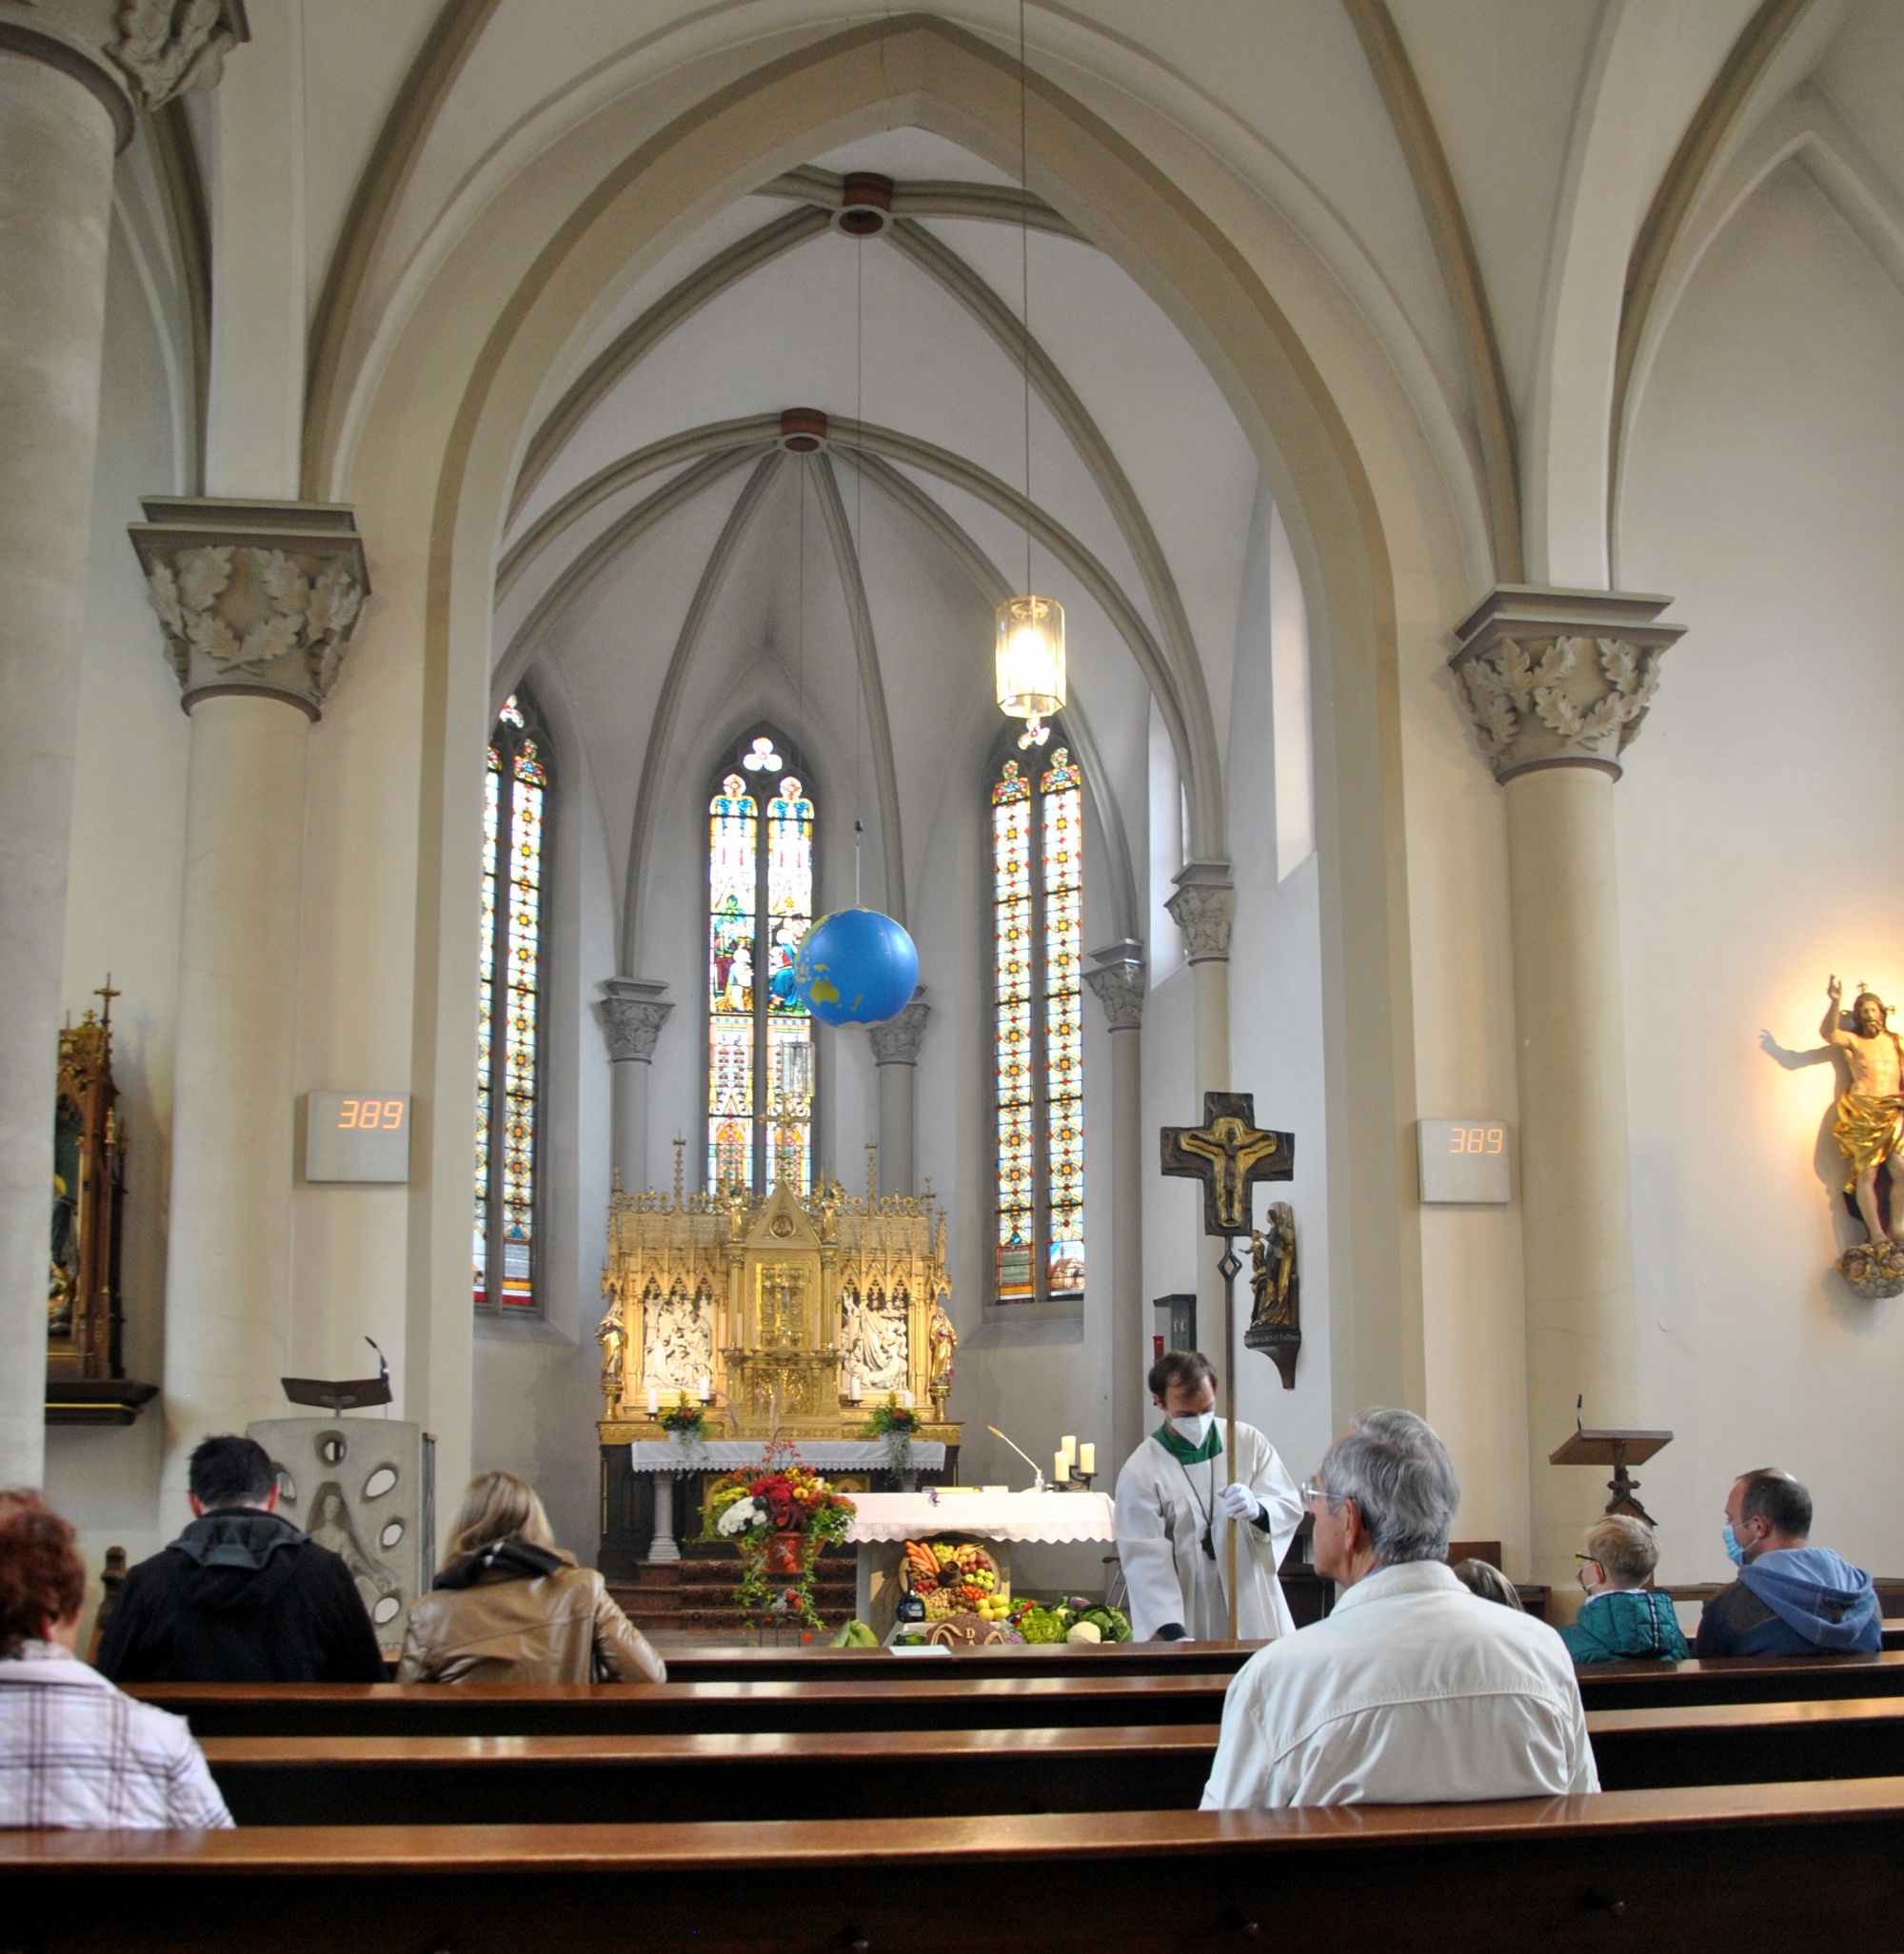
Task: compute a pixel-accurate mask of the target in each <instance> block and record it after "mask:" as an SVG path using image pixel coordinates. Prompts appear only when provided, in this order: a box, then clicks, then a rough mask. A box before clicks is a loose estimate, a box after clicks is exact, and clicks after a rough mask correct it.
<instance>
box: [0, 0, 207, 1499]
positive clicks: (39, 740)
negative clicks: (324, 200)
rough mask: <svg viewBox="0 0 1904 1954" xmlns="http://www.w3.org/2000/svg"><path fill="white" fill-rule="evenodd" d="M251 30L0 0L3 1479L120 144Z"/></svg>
mask: <svg viewBox="0 0 1904 1954" xmlns="http://www.w3.org/2000/svg"><path fill="white" fill-rule="evenodd" d="M134 14H137V15H139V16H140V17H139V18H138V19H136V20H133V19H132V16H133V15H134ZM122 18H124V19H126V20H128V21H129V22H130V24H129V25H128V26H126V27H125V28H124V29H122V26H121V21H122ZM243 37H244V16H243V12H242V10H240V9H237V8H235V7H232V8H218V7H213V8H210V9H204V8H198V9H189V8H187V7H186V6H184V5H183V4H180V5H172V6H166V5H156V6H149V7H146V8H143V9H137V10H134V9H129V8H126V7H123V6H118V5H114V4H112V0H34V4H32V5H27V4H22V0H0V430H4V436H0V716H4V719H5V721H6V723H7V724H8V725H10V726H12V727H15V728H19V729H22V730H23V732H25V734H26V736H27V737H25V738H23V739H22V740H20V741H19V742H18V743H17V746H16V749H15V751H14V753H13V755H12V756H11V757H10V760H9V762H8V764H7V766H6V767H5V769H0V997H5V998H6V1000H7V1001H6V1009H5V1010H4V1011H0V1485H14V1486H18V1485H37V1484H38V1483H39V1481H40V1476H41V1468H42V1459H43V1453H44V1447H45V1434H44V1424H43V1412H42V1406H43V1404H44V1402H45V1378H46V1326H47V1250H46V1235H47V1202H48V1199H49V1193H48V1191H49V1190H50V1187H51V1186H52V1133H53V1082H54V1076H55V1072H56V1069H57V1059H58V1040H59V1016H60V1014H59V998H60V962H61V955H62V952H63V950H64V947H65V940H66V927H65V923H66V877H67V855H68V848H69V831H70V827H71V799H72V758H73V744H74V740H75V737H76V722H77V719H78V712H79V637H80V629H81V622H82V618H83V616H84V612H85V603H86V569H87V548H88V543H89V536H90V533H91V516H92V459H93V448H94V442H95V436H96V434H97V429H98V420H99V365H100V346H101V341H102V337H103V334H104V329H105V316H106V248H107V226H108V220H109V215H110V210H111V201H112V158H113V155H114V154H115V152H116V151H117V150H119V149H123V148H125V147H126V145H127V144H128V143H129V142H130V141H131V139H132V132H133V127H134V121H133V118H134V114H135V112H136V110H137V109H146V108H156V107H158V106H159V105H160V104H162V103H164V102H166V101H169V99H170V98H171V97H172V96H173V95H175V94H177V93H179V92H180V91H181V90H183V89H190V88H208V87H210V86H211V85H212V84H214V83H215V82H216V81H217V80H218V76H219V69H220V63H221V61H222V59H223V56H224V52H225V49H227V48H228V47H229V46H230V45H231V43H232V42H233V41H234V40H238V39H242V38H243Z"/></svg>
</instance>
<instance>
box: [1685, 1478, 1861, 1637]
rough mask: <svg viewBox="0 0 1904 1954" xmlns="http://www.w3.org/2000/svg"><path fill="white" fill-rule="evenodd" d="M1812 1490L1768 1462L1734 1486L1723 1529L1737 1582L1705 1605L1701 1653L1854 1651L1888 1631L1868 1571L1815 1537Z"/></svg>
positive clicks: (1726, 1547) (1727, 1501)
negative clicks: (1880, 1621)
mask: <svg viewBox="0 0 1904 1954" xmlns="http://www.w3.org/2000/svg"><path fill="white" fill-rule="evenodd" d="M1811 1531H1812V1495H1811V1494H1810V1493H1809V1492H1807V1491H1806V1490H1805V1489H1804V1488H1803V1487H1802V1486H1800V1485H1799V1484H1798V1482H1797V1481H1796V1480H1795V1478H1793V1476H1792V1475H1791V1473H1789V1472H1781V1471H1779V1470H1777V1468H1776V1467H1774V1466H1761V1467H1760V1468H1758V1470H1756V1471H1752V1472H1747V1473H1744V1474H1743V1475H1742V1476H1741V1477H1740V1478H1739V1479H1738V1480H1736V1481H1735V1483H1734V1486H1733V1489H1732V1493H1731V1495H1730V1497H1729V1498H1728V1499H1727V1500H1726V1525H1725V1531H1724V1533H1723V1534H1722V1535H1721V1538H1722V1539H1723V1541H1724V1543H1725V1550H1726V1555H1727V1557H1728V1558H1729V1559H1730V1560H1731V1561H1733V1563H1734V1564H1735V1566H1736V1567H1737V1569H1738V1579H1737V1580H1735V1582H1734V1583H1733V1584H1732V1586H1731V1587H1729V1588H1723V1589H1720V1590H1719V1592H1718V1593H1716V1595H1714V1596H1713V1598H1712V1600H1710V1601H1709V1602H1707V1603H1706V1606H1705V1611H1704V1613H1702V1614H1701V1615H1700V1617H1699V1632H1698V1637H1697V1639H1696V1641H1695V1642H1694V1644H1693V1653H1694V1654H1695V1655H1696V1656H1698V1657H1699V1658H1700V1659H1701V1660H1702V1661H1703V1660H1704V1659H1705V1658H1707V1657H1709V1656H1716V1655H1845V1654H1849V1653H1851V1652H1853V1651H1854V1650H1874V1649H1876V1648H1879V1647H1880V1646H1881V1643H1882V1640H1883V1636H1882V1631H1881V1629H1880V1628H1879V1624H1878V1608H1877V1590H1876V1589H1874V1587H1873V1586H1872V1582H1871V1576H1870V1575H1869V1574H1867V1573H1866V1572H1865V1571H1864V1569H1862V1568H1854V1567H1853V1566H1852V1565H1851V1563H1850V1562H1849V1561H1847V1560H1844V1559H1842V1558H1841V1557H1840V1556H1839V1555H1837V1554H1835V1553H1834V1552H1833V1551H1832V1550H1831V1549H1830V1548H1828V1547H1814V1546H1813V1545H1812V1544H1811Z"/></svg>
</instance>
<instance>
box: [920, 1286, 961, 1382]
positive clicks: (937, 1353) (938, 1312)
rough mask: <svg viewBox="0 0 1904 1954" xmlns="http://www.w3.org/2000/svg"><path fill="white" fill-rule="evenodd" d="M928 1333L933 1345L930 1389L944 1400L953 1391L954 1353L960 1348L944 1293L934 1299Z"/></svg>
mask: <svg viewBox="0 0 1904 1954" xmlns="http://www.w3.org/2000/svg"><path fill="white" fill-rule="evenodd" d="M926 1333H927V1335H928V1337H929V1338H930V1339H931V1346H932V1370H931V1385H930V1389H931V1391H932V1395H933V1396H934V1397H936V1398H939V1399H941V1400H943V1399H944V1398H946V1397H949V1396H950V1395H951V1391H952V1353H953V1352H955V1351H956V1350H957V1349H958V1348H959V1332H957V1331H956V1330H954V1329H953V1327H952V1319H951V1317H950V1316H948V1315H947V1314H946V1313H945V1298H944V1296H943V1294H940V1295H936V1296H934V1297H933V1299H932V1318H931V1321H930V1323H929V1324H928V1325H927V1330H926Z"/></svg>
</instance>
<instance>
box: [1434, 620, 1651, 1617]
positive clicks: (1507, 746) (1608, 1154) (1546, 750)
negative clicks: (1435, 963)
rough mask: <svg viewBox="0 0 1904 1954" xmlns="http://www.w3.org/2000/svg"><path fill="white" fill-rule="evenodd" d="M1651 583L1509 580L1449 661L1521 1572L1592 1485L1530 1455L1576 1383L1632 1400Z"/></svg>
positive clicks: (1621, 1401)
mask: <svg viewBox="0 0 1904 1954" xmlns="http://www.w3.org/2000/svg"><path fill="white" fill-rule="evenodd" d="M1669 602H1671V600H1670V599H1667V598H1660V597H1623V596H1618V595H1613V594H1608V593H1604V592H1593V591H1563V590H1530V589H1523V588H1519V587H1514V586H1510V587H1507V588H1504V589H1500V590H1497V591H1495V592H1494V594H1493V595H1492V596H1490V597H1489V598H1488V599H1487V600H1486V602H1483V603H1482V604H1481V605H1480V607H1479V608H1478V610H1476V612H1475V613H1474V615H1473V616H1472V617H1470V618H1469V619H1468V620H1467V621H1466V622H1464V623H1463V624H1462V625H1461V626H1460V627H1459V629H1458V632H1457V634H1456V635H1457V637H1458V639H1459V641H1460V645H1459V649H1458V651H1457V652H1456V653H1455V655H1454V658H1453V660H1452V661H1451V662H1452V664H1453V666H1454V669H1455V671H1456V673H1457V674H1458V677H1459V680H1460V683H1461V691H1462V697H1463V700H1464V701H1465V703H1466V704H1467V707H1468V710H1469V712H1470V714H1471V716H1472V718H1473V720H1474V724H1475V727H1476V730H1477V732H1478V734H1479V736H1480V740H1481V746H1482V750H1483V751H1484V752H1485V753H1486V755H1487V758H1488V760H1489V762H1490V764H1491V765H1492V766H1493V768H1494V772H1495V778H1496V779H1497V780H1499V781H1500V782H1501V784H1502V786H1503V787H1504V788H1505V790H1506V795H1507V840H1508V882H1509V896H1510V900H1511V902H1512V906H1513V934H1514V1003H1515V1032H1516V1040H1517V1054H1518V1071H1519V1079H1518V1083H1519V1095H1520V1150H1519V1151H1520V1227H1521V1259H1522V1267H1523V1280H1524V1284H1525V1290H1526V1323H1527V1439H1528V1453H1529V1470H1530V1472H1531V1474H1532V1489H1531V1490H1532V1508H1533V1556H1534V1565H1533V1578H1534V1579H1535V1580H1537V1581H1551V1582H1554V1583H1556V1584H1561V1583H1564V1581H1565V1579H1566V1578H1567V1576H1568V1575H1569V1573H1570V1572H1571V1570H1572V1569H1573V1565H1574V1562H1573V1554H1574V1551H1575V1549H1576V1548H1577V1546H1578V1544H1579V1531H1580V1529H1581V1528H1583V1527H1584V1526H1585V1525H1586V1524H1587V1523H1588V1522H1589V1521H1591V1520H1592V1519H1593V1518H1594V1516H1595V1515H1596V1514H1597V1512H1598V1511H1599V1510H1600V1508H1601V1506H1602V1504H1603V1501H1602V1498H1601V1493H1600V1488H1599V1481H1598V1478H1597V1475H1596V1474H1594V1473H1591V1472H1582V1471H1579V1470H1568V1469H1565V1468H1561V1467H1557V1466H1550V1465H1549V1464H1548V1462H1547V1460H1548V1454H1549V1453H1550V1452H1551V1451H1553V1450H1554V1448H1555V1447H1556V1446H1557V1445H1558V1444H1559V1443H1560V1442H1561V1441H1562V1440H1563V1439H1564V1438H1565V1437H1566V1435H1567V1432H1568V1431H1570V1430H1571V1429H1572V1425H1573V1418H1574V1406H1575V1401H1576V1399H1577V1397H1578V1396H1579V1394H1580V1393H1582V1392H1584V1393H1585V1398H1586V1419H1587V1422H1588V1423H1589V1424H1590V1425H1616V1426H1617V1425H1632V1424H1634V1423H1635V1422H1636V1417H1637V1413H1638V1410H1639V1405H1638V1395H1639V1380H1638V1372H1637V1360H1636V1343H1635V1327H1634V1295H1633V1213H1632V1191H1631V1184H1630V1177H1629V1167H1628V1156H1627V1109H1626V1035H1625V1017H1624V1007H1623V1003H1622V998H1621V986H1620V944H1619V898H1618V888H1617V875H1616V859H1615V845H1614V810H1613V790H1614V782H1615V781H1616V780H1618V779H1619V774H1620V768H1619V760H1618V756H1619V755H1620V754H1621V753H1622V752H1624V751H1625V749H1626V748H1627V746H1629V745H1630V744H1631V743H1632V741H1633V740H1634V738H1635V736H1636V734H1637V733H1638V731H1639V725H1640V721H1641V720H1643V719H1644V718H1645V716H1646V708H1647V705H1648V703H1649V702H1650V701H1651V700H1652V698H1653V694H1654V691H1655V688H1656V686H1657V684H1658V682H1659V661H1660V658H1661V656H1662V654H1663V653H1664V652H1665V650H1666V648H1667V647H1668V646H1669V645H1671V644H1672V643H1673V642H1674V641H1675V640H1676V639H1677V638H1678V637H1679V635H1680V632H1681V630H1682V628H1683V627H1682V626H1679V625H1676V624H1659V623H1656V622H1654V621H1655V620H1656V618H1657V617H1658V615H1659V613H1660V612H1661V611H1663V610H1664V609H1665V608H1666V606H1667V604H1668V603H1669Z"/></svg>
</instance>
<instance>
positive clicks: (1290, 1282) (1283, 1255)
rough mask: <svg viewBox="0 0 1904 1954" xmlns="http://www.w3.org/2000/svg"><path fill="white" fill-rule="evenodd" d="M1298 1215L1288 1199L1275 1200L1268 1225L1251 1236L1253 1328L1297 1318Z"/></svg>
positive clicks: (1275, 1325) (1271, 1327)
mask: <svg viewBox="0 0 1904 1954" xmlns="http://www.w3.org/2000/svg"><path fill="white" fill-rule="evenodd" d="M1295 1285H1296V1215H1295V1211H1294V1210H1293V1209H1292V1208H1291V1207H1290V1205H1289V1203H1288V1202H1287V1201H1276V1202H1274V1203H1272V1204H1271V1207H1270V1211H1269V1226H1268V1227H1267V1228H1266V1229H1259V1230H1258V1231H1256V1232H1255V1233H1253V1234H1251V1236H1250V1295H1251V1298H1252V1305H1251V1309H1250V1328H1251V1329H1252V1330H1276V1329H1282V1328H1286V1327H1287V1326H1289V1325H1291V1324H1293V1323H1294V1322H1295V1320H1296V1314H1295V1311H1294V1309H1293V1308H1292V1298H1293V1294H1294V1291H1295Z"/></svg>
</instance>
